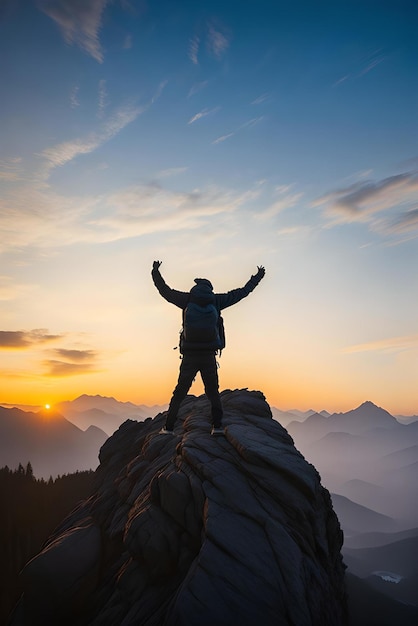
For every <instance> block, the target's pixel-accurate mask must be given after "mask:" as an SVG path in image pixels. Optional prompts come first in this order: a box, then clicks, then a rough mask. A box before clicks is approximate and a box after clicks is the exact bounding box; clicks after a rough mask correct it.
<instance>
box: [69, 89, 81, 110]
mask: <svg viewBox="0 0 418 626" xmlns="http://www.w3.org/2000/svg"><path fill="white" fill-rule="evenodd" d="M79 91H80V87H79V85H74V87H73V88H72V89H71V92H70V106H71V108H72V109H76V108H77V107H79V106H80V101H79V99H78V92H79Z"/></svg>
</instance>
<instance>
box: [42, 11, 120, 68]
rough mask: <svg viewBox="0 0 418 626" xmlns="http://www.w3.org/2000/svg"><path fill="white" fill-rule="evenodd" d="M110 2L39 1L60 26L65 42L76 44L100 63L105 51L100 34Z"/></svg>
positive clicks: (47, 13) (46, 12)
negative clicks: (104, 14)
mask: <svg viewBox="0 0 418 626" xmlns="http://www.w3.org/2000/svg"><path fill="white" fill-rule="evenodd" d="M108 4H110V0H38V6H39V8H40V9H41V10H42V11H43V12H44V13H45V14H46V15H48V17H50V18H51V19H52V20H54V22H55V23H56V24H58V26H59V28H60V30H61V32H62V35H63V37H64V40H65V41H66V43H68V44H76V45H78V46H79V47H80V48H81V49H82V50H84V51H85V52H87V54H89V55H90V56H92V57H93V58H94V59H96V61H98V62H99V63H102V62H103V50H102V47H101V44H100V39H99V34H100V29H101V27H102V22H103V13H104V11H105V9H106V6H107V5H108Z"/></svg>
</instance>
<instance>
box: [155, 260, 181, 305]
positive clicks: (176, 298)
mask: <svg viewBox="0 0 418 626" xmlns="http://www.w3.org/2000/svg"><path fill="white" fill-rule="evenodd" d="M160 265H161V261H154V263H153V264H152V271H151V276H152V280H153V281H154V285H155V286H156V287H157V289H158V291H159V292H160V295H162V297H163V298H164V299H165V300H167V302H171V304H175V305H176V306H178V307H179V308H180V309H184V308H185V307H186V306H187V303H188V301H189V294H188V293H186V292H185V291H177V290H176V289H171V287H169V286H168V285H167V283H166V282H165V280H164V278H163V277H162V276H161V273H160Z"/></svg>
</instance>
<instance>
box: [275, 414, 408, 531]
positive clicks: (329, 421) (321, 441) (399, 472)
mask: <svg viewBox="0 0 418 626" xmlns="http://www.w3.org/2000/svg"><path fill="white" fill-rule="evenodd" d="M286 428H287V430H288V432H289V434H290V435H291V436H292V437H293V439H294V441H295V445H296V447H297V448H299V450H300V451H301V452H302V454H303V455H304V456H305V457H306V459H307V460H308V461H309V462H311V463H312V464H313V465H315V467H316V468H317V470H318V471H319V473H320V474H321V477H322V482H323V484H324V485H325V486H326V487H328V489H329V490H330V491H332V492H333V493H336V494H339V495H341V496H344V497H346V498H349V499H350V500H352V501H354V502H356V503H357V504H360V505H362V506H366V507H368V508H371V509H373V510H375V511H376V512H378V513H381V514H383V515H387V516H389V517H391V518H393V519H395V520H398V522H399V523H400V524H401V525H402V526H403V528H408V527H412V526H417V525H418V480H417V476H418V422H417V421H415V422H411V423H409V424H405V423H400V422H399V421H398V420H397V419H396V418H395V417H393V415H391V414H390V413H388V412H387V411H385V410H384V409H382V408H380V407H377V406H376V405H375V404H373V403H372V402H364V403H363V404H362V405H360V406H359V407H357V408H356V409H353V410H351V411H348V412H346V413H333V414H331V415H329V416H328V417H324V416H323V415H320V414H318V413H313V414H311V415H309V416H308V417H307V418H306V419H305V420H304V421H303V422H300V421H298V420H294V421H292V422H289V423H288V424H287V426H286ZM400 529H401V528H399V530H400ZM376 530H377V529H376Z"/></svg>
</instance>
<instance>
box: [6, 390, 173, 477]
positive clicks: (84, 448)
mask: <svg viewBox="0 0 418 626" xmlns="http://www.w3.org/2000/svg"><path fill="white" fill-rule="evenodd" d="M31 408H33V407H31ZM163 409H165V406H158V405H155V406H153V407H147V406H145V405H136V404H133V403H132V402H119V401H118V400H115V398H106V397H103V396H99V395H97V396H88V395H82V396H80V397H78V398H76V399H75V400H72V401H67V402H61V403H59V404H56V405H55V406H54V407H52V408H51V409H45V408H43V409H40V410H31V411H24V410H22V409H21V408H17V407H7V406H6V407H4V406H0V467H4V466H5V465H8V466H9V467H10V469H16V468H17V467H18V465H19V463H22V465H24V466H26V464H27V463H28V462H30V463H31V464H32V467H33V472H34V474H35V476H36V477H38V478H41V477H43V478H49V476H53V477H55V476H57V475H58V474H66V473H71V472H75V471H77V470H84V469H95V468H96V467H97V465H98V454H99V451H100V447H101V446H102V445H103V443H104V441H105V440H106V439H107V437H108V436H109V435H111V434H112V433H113V432H114V431H115V430H117V429H118V428H119V426H120V425H121V424H122V423H123V422H125V421H126V420H127V419H133V420H138V421H143V420H144V419H146V418H147V417H153V416H154V415H156V414H157V413H158V412H160V411H161V410H163Z"/></svg>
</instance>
